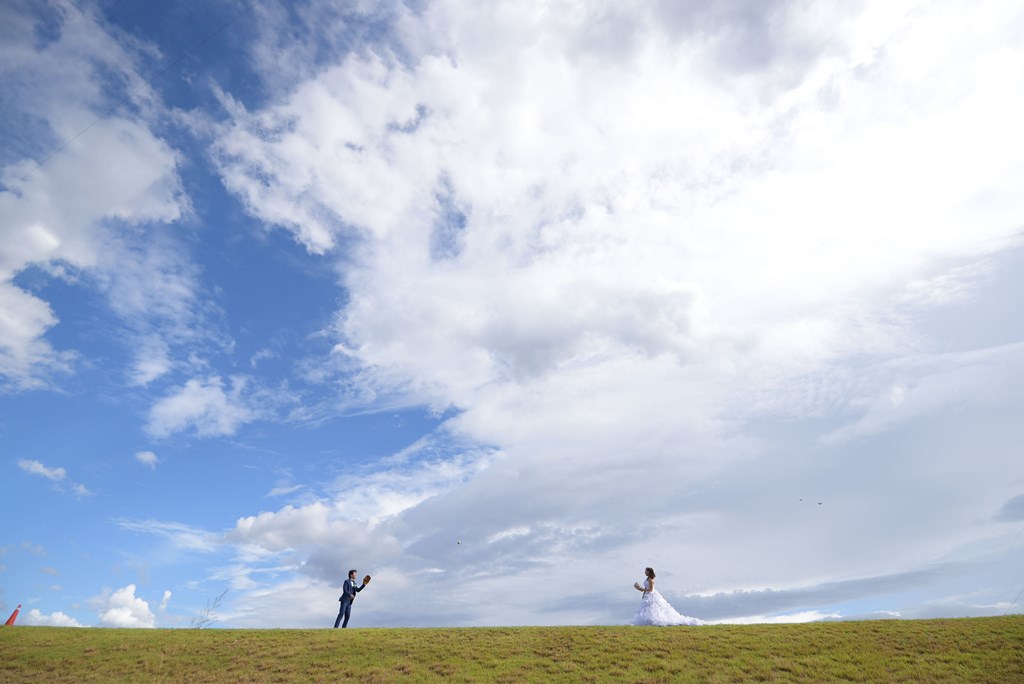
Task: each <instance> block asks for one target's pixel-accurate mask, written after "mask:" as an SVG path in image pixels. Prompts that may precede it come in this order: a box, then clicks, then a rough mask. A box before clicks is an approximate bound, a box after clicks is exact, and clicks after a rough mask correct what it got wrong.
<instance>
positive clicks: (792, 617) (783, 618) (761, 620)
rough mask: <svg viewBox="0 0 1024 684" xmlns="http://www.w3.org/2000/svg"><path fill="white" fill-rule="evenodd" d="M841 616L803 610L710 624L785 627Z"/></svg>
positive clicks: (834, 618)
mask: <svg viewBox="0 0 1024 684" xmlns="http://www.w3.org/2000/svg"><path fill="white" fill-rule="evenodd" d="M842 617H843V616H842V615H840V614H839V613H823V612H821V611H818V610H805V611H800V612H799V613H789V614H787V615H754V616H751V617H744V618H735V619H730V620H717V621H715V622H713V623H712V624H720V625H756V624H770V625H785V624H795V623H801V622H820V621H822V620H838V619H841V618H842Z"/></svg>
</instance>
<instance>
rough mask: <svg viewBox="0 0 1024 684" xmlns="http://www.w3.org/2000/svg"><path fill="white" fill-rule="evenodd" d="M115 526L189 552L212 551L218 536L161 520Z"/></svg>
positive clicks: (120, 523)
mask: <svg viewBox="0 0 1024 684" xmlns="http://www.w3.org/2000/svg"><path fill="white" fill-rule="evenodd" d="M117 524H118V525H119V526H120V527H123V528H124V529H126V530H131V531H133V532H143V533H146V534H153V535H157V536H160V537H163V538H165V539H168V540H170V541H171V542H172V543H173V545H174V546H175V547H177V548H181V549H188V550H191V551H204V552H208V551H213V550H215V549H216V548H217V545H218V542H219V540H220V536H219V535H216V534H214V533H212V532H208V531H206V530H201V529H197V528H195V527H190V526H188V525H183V524H181V523H175V522H165V521H162V520H118V521H117Z"/></svg>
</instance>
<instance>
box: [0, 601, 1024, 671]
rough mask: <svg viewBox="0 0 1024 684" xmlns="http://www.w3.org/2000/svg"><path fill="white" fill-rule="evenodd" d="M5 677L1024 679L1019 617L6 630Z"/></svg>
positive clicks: (1, 640)
mask: <svg viewBox="0 0 1024 684" xmlns="http://www.w3.org/2000/svg"><path fill="white" fill-rule="evenodd" d="M0 681H3V682H113V681H117V682H175V683H177V682H341V681H355V682H395V681H410V682H415V681H448V682H550V681H571V682H629V681H632V682H687V681H693V682H752V681H785V682H821V681H854V682H859V681H867V682H881V681H884V682H1024V616H1020V615H1016V616H1009V617H997V618H971V619H956V620H886V621H866V622H830V623H813V624H801V625H749V626H735V625H720V626H712V627H515V628H512V627H509V628H472V629H348V630H341V629H338V630H334V629H318V630H221V629H212V630H195V629H175V630H169V629H158V630H143V629H138V630H128V629H72V628H58V627H24V626H21V627H4V628H0Z"/></svg>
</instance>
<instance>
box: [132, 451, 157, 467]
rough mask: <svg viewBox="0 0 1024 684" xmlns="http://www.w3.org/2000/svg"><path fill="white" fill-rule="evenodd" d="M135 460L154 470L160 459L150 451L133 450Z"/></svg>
mask: <svg viewBox="0 0 1024 684" xmlns="http://www.w3.org/2000/svg"><path fill="white" fill-rule="evenodd" d="M135 460H136V461H138V462H139V463H141V464H143V465H145V466H149V468H150V469H151V470H156V466H157V464H158V463H160V459H159V458H157V456H156V454H154V453H153V452H152V451H137V452H135Z"/></svg>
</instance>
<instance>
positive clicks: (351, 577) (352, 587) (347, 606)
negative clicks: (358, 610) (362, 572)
mask: <svg viewBox="0 0 1024 684" xmlns="http://www.w3.org/2000/svg"><path fill="white" fill-rule="evenodd" d="M365 587H366V581H365V580H364V581H363V583H362V584H361V585H359V586H356V571H355V570H349V571H348V579H347V580H345V583H344V584H342V585H341V596H340V597H339V598H338V600H339V601H341V610H339V611H338V619H337V620H335V621H334V628H335V629H337V628H338V623H341V626H342V627H348V619H349V617H350V616H351V615H352V602H353V601H355V600H356V594H357V593H359V592H360V591H362V590H363V589H364V588H365ZM342 618H344V619H345V621H344V622H342Z"/></svg>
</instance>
